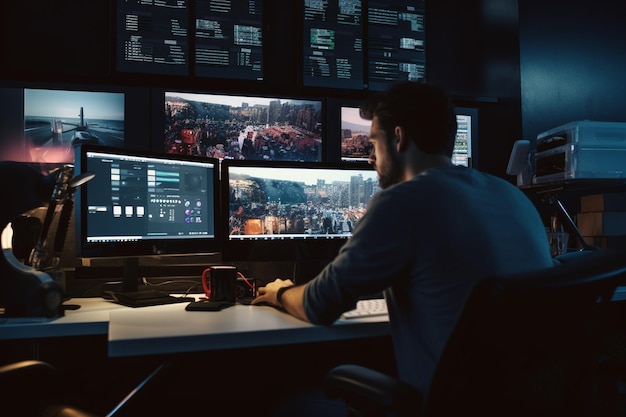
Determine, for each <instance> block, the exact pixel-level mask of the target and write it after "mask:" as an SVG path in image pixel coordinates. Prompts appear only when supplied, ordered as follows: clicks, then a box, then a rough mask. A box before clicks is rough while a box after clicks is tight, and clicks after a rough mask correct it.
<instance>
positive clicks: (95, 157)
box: [77, 149, 218, 256]
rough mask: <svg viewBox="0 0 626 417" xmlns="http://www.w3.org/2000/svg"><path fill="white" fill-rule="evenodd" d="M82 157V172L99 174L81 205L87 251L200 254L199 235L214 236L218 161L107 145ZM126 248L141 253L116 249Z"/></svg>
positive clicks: (87, 185) (87, 184) (203, 248)
mask: <svg viewBox="0 0 626 417" xmlns="http://www.w3.org/2000/svg"><path fill="white" fill-rule="evenodd" d="M81 160H82V162H83V166H82V167H81V172H92V173H94V174H95V177H94V178H93V179H92V180H90V181H89V182H87V183H85V184H84V185H83V186H82V187H81V192H82V197H83V198H82V201H81V202H80V206H79V207H77V209H78V210H79V213H78V217H79V219H80V222H81V230H82V232H81V245H83V247H82V249H83V252H85V253H83V255H89V254H92V255H94V256H97V255H98V254H102V255H112V256H115V255H117V256H123V255H149V254H152V255H158V254H160V252H161V251H163V252H164V253H167V252H168V251H173V252H178V251H181V250H182V251H183V252H186V251H191V252H192V253H193V252H195V253H202V252H206V251H207V249H208V247H203V246H204V245H203V243H199V242H200V239H204V240H207V239H216V203H215V200H216V195H217V194H216V193H217V192H218V190H217V189H216V184H217V183H216V181H215V176H217V175H218V172H217V170H218V166H217V161H214V160H204V161H201V160H190V159H184V158H172V157H161V156H148V155H143V154H141V153H131V152H125V151H124V150H111V151H107V150H106V149H105V150H84V155H82V158H81ZM83 189H84V191H83ZM195 239H198V240H197V242H198V243H196V245H197V246H196V247H195V248H194V246H193V244H194V240H195ZM142 242H143V243H145V245H142ZM177 242H178V243H179V244H180V245H183V246H180V247H178V246H176V245H177ZM135 243H136V244H137V245H136V246H135ZM122 248H124V249H128V250H136V251H138V253H116V252H117V251H118V250H120V251H121V249H122Z"/></svg>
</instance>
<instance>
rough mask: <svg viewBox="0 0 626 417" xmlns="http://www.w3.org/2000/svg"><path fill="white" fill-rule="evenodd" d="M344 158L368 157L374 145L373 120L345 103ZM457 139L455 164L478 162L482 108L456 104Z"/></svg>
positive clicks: (342, 135) (347, 159)
mask: <svg viewBox="0 0 626 417" xmlns="http://www.w3.org/2000/svg"><path fill="white" fill-rule="evenodd" d="M339 111H340V112H341V116H340V124H341V129H340V137H341V160H342V161H367V158H368V156H369V154H370V152H371V150H372V149H371V145H370V144H369V142H368V140H367V138H368V136H369V130H370V126H371V121H369V120H365V119H363V118H361V116H360V114H359V108H358V107H357V106H352V105H345V106H341V107H340V108H339ZM455 113H456V123H457V131H456V140H455V143H454V150H453V152H452V163H454V164H455V165H463V166H475V165H474V164H475V163H476V151H475V149H474V147H475V142H476V137H477V125H478V110H477V109H475V108H469V107H456V108H455Z"/></svg>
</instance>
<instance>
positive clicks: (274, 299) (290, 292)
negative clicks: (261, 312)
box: [252, 278, 308, 321]
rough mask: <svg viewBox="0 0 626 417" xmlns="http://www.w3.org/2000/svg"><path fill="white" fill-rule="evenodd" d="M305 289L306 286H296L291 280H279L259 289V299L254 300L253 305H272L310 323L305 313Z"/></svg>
mask: <svg viewBox="0 0 626 417" xmlns="http://www.w3.org/2000/svg"><path fill="white" fill-rule="evenodd" d="M304 288H305V287H304V285H295V284H294V283H293V281H291V280H290V279H280V278H278V279H276V280H274V281H272V282H269V283H267V284H266V285H265V287H260V288H258V289H257V297H256V298H255V299H254V300H252V305H260V304H270V305H272V306H274V307H278V308H282V309H283V310H285V311H286V312H287V313H289V314H291V315H292V316H295V317H297V318H299V319H301V320H305V321H308V320H307V318H306V314H305V313H304V303H303V297H304Z"/></svg>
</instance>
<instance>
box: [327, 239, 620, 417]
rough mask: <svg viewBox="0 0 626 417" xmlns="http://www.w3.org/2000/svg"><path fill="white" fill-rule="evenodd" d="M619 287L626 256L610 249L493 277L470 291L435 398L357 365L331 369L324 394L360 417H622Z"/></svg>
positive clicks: (433, 387)
mask: <svg viewBox="0 0 626 417" xmlns="http://www.w3.org/2000/svg"><path fill="white" fill-rule="evenodd" d="M619 284H626V252H624V251H618V250H608V249H607V250H597V251H591V252H589V253H585V254H584V256H581V257H580V259H577V260H572V259H569V261H568V262H567V263H564V264H561V265H558V266H555V267H553V268H549V269H546V270H541V271H537V272H533V273H525V274H517V275H514V276H508V277H494V278H490V279H486V280H484V281H483V282H481V283H479V284H478V285H477V286H476V287H475V288H474V290H473V291H472V293H471V294H470V296H469V298H468V300H467V302H466V305H465V307H464V309H463V311H462V314H461V316H460V318H459V321H458V323H457V325H456V327H455V329H454V331H453V333H452V335H451V336H450V339H449V341H448V343H447V345H446V348H445V349H444V351H443V353H442V356H441V358H440V360H439V363H438V365H437V369H436V372H435V375H434V377H433V380H432V384H431V389H430V393H429V394H428V396H427V397H423V396H422V395H421V393H420V392H418V390H417V389H415V388H413V387H412V386H410V385H408V384H406V383H404V382H401V381H399V380H397V379H395V378H393V377H391V376H387V375H384V374H381V373H379V372H376V371H373V370H370V369H367V368H363V367H360V366H356V365H340V366H338V367H336V368H334V369H332V370H331V371H330V372H329V373H328V374H327V376H326V379H325V388H326V391H327V393H328V394H329V395H330V396H331V397H339V398H343V399H344V400H345V401H346V402H347V404H348V406H349V408H350V410H351V414H352V415H356V416H380V415H386V416H388V415H393V416H422V415H423V416H463V415H479V416H533V417H535V416H544V415H550V416H557V415H558V416H562V415H566V416H590V415H607V416H608V415H617V414H618V412H619V411H618V410H616V408H612V407H614V406H615V404H609V403H607V402H606V399H607V398H611V399H612V400H613V401H614V400H615V398H616V395H615V391H614V389H615V385H616V380H617V379H619V378H622V377H623V374H619V375H616V372H613V373H611V372H606V370H607V369H616V368H614V367H613V366H612V364H611V362H610V361H611V358H609V357H607V356H606V355H604V351H603V348H604V346H605V343H606V342H607V341H606V339H605V338H606V335H607V334H608V332H607V330H608V328H609V326H610V325H611V312H612V311H613V310H612V309H611V301H612V297H613V293H614V291H615V288H616V287H617V286H618V285H619ZM621 369H623V368H621ZM600 375H602V376H603V377H607V376H608V375H610V377H611V378H615V379H614V380H611V381H606V380H604V381H600V379H599V378H600ZM622 380H623V379H622ZM605 394H607V395H605ZM619 415H623V414H619Z"/></svg>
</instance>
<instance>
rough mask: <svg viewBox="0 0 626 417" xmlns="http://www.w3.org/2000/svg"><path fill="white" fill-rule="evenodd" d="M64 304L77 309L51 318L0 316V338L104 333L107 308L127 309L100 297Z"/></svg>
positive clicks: (112, 309)
mask: <svg viewBox="0 0 626 417" xmlns="http://www.w3.org/2000/svg"><path fill="white" fill-rule="evenodd" d="M65 304H78V305H80V308H79V309H78V310H67V311H66V312H65V315H64V316H63V317H57V318H53V319H46V318H38V317H34V318H30V317H25V318H0V340H11V339H37V338H44V337H65V336H88V335H99V334H100V335H106V334H107V333H108V331H109V314H110V313H111V311H115V310H124V309H130V307H125V306H122V305H119V304H115V303H113V302H111V301H107V300H104V299H102V298H74V299H71V300H69V301H67V302H65Z"/></svg>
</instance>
